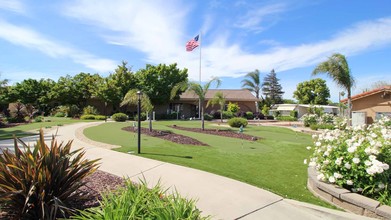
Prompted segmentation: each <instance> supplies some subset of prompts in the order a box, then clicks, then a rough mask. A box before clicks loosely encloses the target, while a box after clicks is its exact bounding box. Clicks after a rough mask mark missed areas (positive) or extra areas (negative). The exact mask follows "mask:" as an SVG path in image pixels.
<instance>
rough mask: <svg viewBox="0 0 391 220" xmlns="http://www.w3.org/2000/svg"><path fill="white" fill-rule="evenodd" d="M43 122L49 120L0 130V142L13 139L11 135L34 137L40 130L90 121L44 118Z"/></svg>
mask: <svg viewBox="0 0 391 220" xmlns="http://www.w3.org/2000/svg"><path fill="white" fill-rule="evenodd" d="M45 120H50V122H48V121H46V122H32V123H29V124H23V125H18V126H15V127H10V128H1V129H0V140H5V139H10V138H13V135H16V136H17V137H26V136H29V135H34V134H37V133H38V131H39V129H40V128H46V127H53V126H61V125H65V124H72V123H77V122H85V121H91V120H78V119H71V118H63V117H45Z"/></svg>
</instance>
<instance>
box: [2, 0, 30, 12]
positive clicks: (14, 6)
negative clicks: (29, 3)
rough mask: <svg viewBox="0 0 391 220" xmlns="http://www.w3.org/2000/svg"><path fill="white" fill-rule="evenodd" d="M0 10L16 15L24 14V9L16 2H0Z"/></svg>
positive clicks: (21, 4)
mask: <svg viewBox="0 0 391 220" xmlns="http://www.w3.org/2000/svg"><path fill="white" fill-rule="evenodd" d="M0 9H3V10H7V11H12V12H15V13H18V14H25V13H26V7H25V6H24V4H23V3H22V2H20V1H18V0H1V1H0Z"/></svg>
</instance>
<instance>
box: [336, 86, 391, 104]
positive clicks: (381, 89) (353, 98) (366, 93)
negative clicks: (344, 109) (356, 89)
mask: <svg viewBox="0 0 391 220" xmlns="http://www.w3.org/2000/svg"><path fill="white" fill-rule="evenodd" d="M385 91H391V86H383V87H381V88H377V89H374V90H371V91H367V92H363V93H360V94H357V95H354V96H352V97H351V99H352V101H353V100H357V99H361V98H364V97H367V96H370V95H374V94H377V93H380V92H385ZM341 102H342V103H346V102H348V99H347V98H346V99H342V100H341Z"/></svg>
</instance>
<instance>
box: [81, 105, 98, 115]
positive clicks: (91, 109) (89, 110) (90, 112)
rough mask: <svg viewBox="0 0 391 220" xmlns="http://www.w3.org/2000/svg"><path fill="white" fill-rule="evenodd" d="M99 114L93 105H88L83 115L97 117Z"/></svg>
mask: <svg viewBox="0 0 391 220" xmlns="http://www.w3.org/2000/svg"><path fill="white" fill-rule="evenodd" d="M97 114H99V112H98V110H97V109H96V108H95V107H94V106H91V105H87V106H86V107H84V108H83V115H97Z"/></svg>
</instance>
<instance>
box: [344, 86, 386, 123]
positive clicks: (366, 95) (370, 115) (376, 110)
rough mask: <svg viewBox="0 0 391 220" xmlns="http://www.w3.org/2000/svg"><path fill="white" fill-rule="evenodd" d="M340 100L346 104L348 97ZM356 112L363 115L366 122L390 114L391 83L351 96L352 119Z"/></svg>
mask: <svg viewBox="0 0 391 220" xmlns="http://www.w3.org/2000/svg"><path fill="white" fill-rule="evenodd" d="M341 102H342V103H344V104H347V103H348V99H343V100H341ZM356 114H357V115H364V117H365V118H364V119H365V121H366V123H367V124H372V123H373V122H374V121H375V120H376V119H377V118H379V117H380V115H389V116H391V85H389V86H384V87H382V88H378V89H374V90H371V91H368V92H363V93H361V94H358V95H354V96H352V120H354V117H355V115H356Z"/></svg>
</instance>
